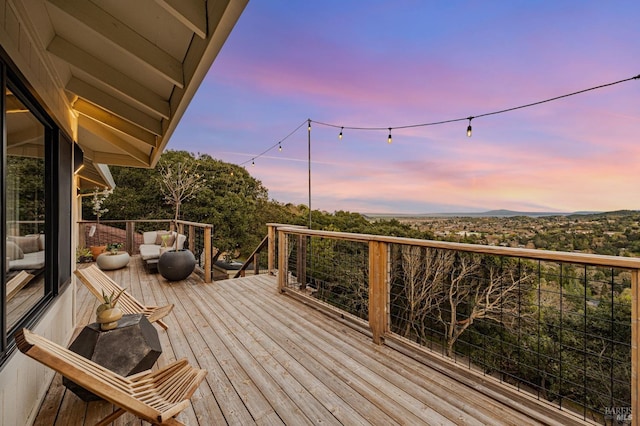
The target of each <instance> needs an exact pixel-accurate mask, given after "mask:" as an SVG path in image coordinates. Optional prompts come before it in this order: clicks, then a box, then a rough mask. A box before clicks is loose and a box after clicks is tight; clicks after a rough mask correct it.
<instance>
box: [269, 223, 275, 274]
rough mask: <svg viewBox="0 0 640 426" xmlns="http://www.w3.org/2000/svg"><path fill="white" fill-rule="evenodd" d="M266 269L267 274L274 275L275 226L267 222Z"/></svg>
mask: <svg viewBox="0 0 640 426" xmlns="http://www.w3.org/2000/svg"><path fill="white" fill-rule="evenodd" d="M267 237H268V243H267V257H268V259H267V270H268V271H269V275H274V269H275V262H276V257H275V256H276V226H275V225H272V224H267Z"/></svg>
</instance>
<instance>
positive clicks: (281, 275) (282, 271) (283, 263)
mask: <svg viewBox="0 0 640 426" xmlns="http://www.w3.org/2000/svg"><path fill="white" fill-rule="evenodd" d="M287 253H289V241H288V239H287V236H286V235H285V233H284V232H283V231H278V291H280V292H281V293H282V292H283V291H284V289H285V287H286V286H287V276H288V275H289V265H288V262H287Z"/></svg>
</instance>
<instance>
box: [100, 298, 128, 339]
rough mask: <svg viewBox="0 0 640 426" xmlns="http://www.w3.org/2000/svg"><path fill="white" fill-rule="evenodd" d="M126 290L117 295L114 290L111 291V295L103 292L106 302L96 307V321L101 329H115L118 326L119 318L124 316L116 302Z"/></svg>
mask: <svg viewBox="0 0 640 426" xmlns="http://www.w3.org/2000/svg"><path fill="white" fill-rule="evenodd" d="M124 290H125V289H122V290H121V291H120V292H119V293H118V295H117V296H115V297H114V292H111V295H110V296H107V295H106V294H104V291H103V292H102V299H103V300H104V302H103V303H102V304H100V305H99V306H98V308H97V309H96V322H97V323H99V324H100V330H103V331H107V330H113V329H114V328H116V327H117V326H118V320H119V319H120V318H122V311H121V310H120V308H117V307H116V303H117V302H118V298H120V295H121V294H122V293H124Z"/></svg>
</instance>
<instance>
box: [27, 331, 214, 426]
mask: <svg viewBox="0 0 640 426" xmlns="http://www.w3.org/2000/svg"><path fill="white" fill-rule="evenodd" d="M15 338H16V344H17V346H18V348H19V349H20V351H21V352H23V353H24V354H26V355H28V356H30V357H31V358H33V359H35V360H36V361H38V362H40V363H42V364H44V365H46V366H48V367H50V368H51V369H53V370H55V371H57V372H58V373H60V374H62V375H63V376H65V377H67V378H68V379H70V380H72V381H74V382H75V383H77V384H78V385H80V386H82V387H83V388H85V389H87V390H88V391H90V392H92V393H94V394H96V395H98V396H100V397H102V398H104V399H105V400H107V401H109V402H111V403H112V404H114V405H116V406H117V407H119V408H120V409H122V410H125V411H128V412H130V413H133V414H135V415H136V416H137V417H139V418H140V419H143V420H146V421H149V422H151V423H153V424H180V423H179V422H177V421H176V420H175V419H173V417H174V416H176V415H177V414H179V413H180V412H181V411H182V410H184V409H185V408H186V407H187V406H188V405H189V403H190V399H191V396H192V395H193V393H194V392H195V390H196V389H197V388H198V386H199V385H200V383H201V382H202V380H204V378H205V376H206V374H207V372H206V370H201V369H198V368H194V367H192V366H190V365H189V364H188V363H187V361H186V360H185V359H181V360H178V361H176V362H174V363H172V364H169V365H167V366H165V367H164V368H161V369H160V370H158V371H155V372H152V371H147V372H145V373H138V374H135V375H134V376H132V377H129V378H127V377H123V376H121V375H119V374H117V373H114V372H112V371H110V370H108V369H106V368H104V367H102V366H101V365H99V364H96V363H95V362H93V361H91V360H89V359H86V358H84V357H83V356H81V355H78V354H76V353H75V352H72V351H70V350H69V349H67V348H64V347H62V346H60V345H58V344H56V343H54V342H52V341H50V340H48V339H46V338H44V337H42V336H39V335H37V334H35V333H32V332H31V331H29V330H27V329H26V328H25V329H22V330H19V331H18V332H17V333H16V336H15ZM118 415H119V414H117V413H112V414H110V415H109V416H107V418H106V419H104V420H105V421H107V420H109V419H113V418H115V417H117V416H118ZM114 416H115V417H114ZM176 422H177V423H176ZM100 424H104V423H102V422H101V423H100Z"/></svg>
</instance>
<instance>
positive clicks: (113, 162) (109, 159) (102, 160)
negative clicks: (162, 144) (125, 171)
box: [94, 151, 149, 168]
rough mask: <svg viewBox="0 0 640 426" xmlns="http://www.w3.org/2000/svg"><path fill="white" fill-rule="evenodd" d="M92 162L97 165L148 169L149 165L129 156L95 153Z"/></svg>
mask: <svg viewBox="0 0 640 426" xmlns="http://www.w3.org/2000/svg"><path fill="white" fill-rule="evenodd" d="M94 161H95V162H96V163H98V164H108V165H110V166H126V167H145V168H146V167H149V163H143V162H141V161H138V160H136V159H135V158H133V157H131V156H129V155H125V154H114V153H112V152H100V151H96V152H95V155H94Z"/></svg>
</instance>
